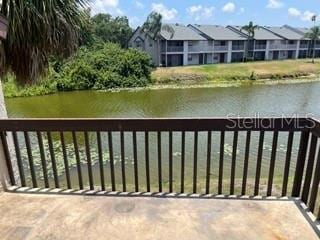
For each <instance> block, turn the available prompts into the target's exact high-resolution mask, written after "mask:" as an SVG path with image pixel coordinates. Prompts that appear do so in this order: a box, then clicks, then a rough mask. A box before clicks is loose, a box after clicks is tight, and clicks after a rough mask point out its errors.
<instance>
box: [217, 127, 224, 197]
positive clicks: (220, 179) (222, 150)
mask: <svg viewBox="0 0 320 240" xmlns="http://www.w3.org/2000/svg"><path fill="white" fill-rule="evenodd" d="M224 138H225V132H224V131H222V132H221V136H220V159H219V182H218V194H222V184H223V159H224Z"/></svg>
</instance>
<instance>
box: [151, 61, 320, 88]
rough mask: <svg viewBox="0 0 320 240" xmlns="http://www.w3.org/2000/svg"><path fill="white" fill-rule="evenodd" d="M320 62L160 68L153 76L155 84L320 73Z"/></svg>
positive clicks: (280, 77)
mask: <svg viewBox="0 0 320 240" xmlns="http://www.w3.org/2000/svg"><path fill="white" fill-rule="evenodd" d="M319 74H320V62H319V61H317V62H316V63H315V64H312V63H311V60H306V59H303V60H285V61H270V62H250V63H233V64H214V65H202V66H186V67H174V68H158V69H157V70H156V71H154V72H153V74H152V77H153V79H154V81H155V83H156V84H170V83H175V84H195V83H207V82H225V81H239V80H267V79H271V80H281V79H297V78H311V77H317V76H318V75H319Z"/></svg>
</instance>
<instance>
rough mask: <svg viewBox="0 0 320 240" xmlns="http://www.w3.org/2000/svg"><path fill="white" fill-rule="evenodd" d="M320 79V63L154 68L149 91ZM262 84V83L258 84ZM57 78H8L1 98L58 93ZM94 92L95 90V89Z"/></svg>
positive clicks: (267, 63)
mask: <svg viewBox="0 0 320 240" xmlns="http://www.w3.org/2000/svg"><path fill="white" fill-rule="evenodd" d="M319 75H320V61H319V60H318V61H316V63H315V64H312V63H311V60H309V59H307V60H306V59H303V60H285V61H270V62H250V63H233V64H212V65H202V66H186V67H174V68H158V69H156V70H154V71H153V72H152V75H151V77H152V80H153V81H152V83H151V84H149V86H148V87H149V88H152V89H157V88H174V87H176V86H178V87H193V86H210V87H212V86H224V85H227V86H229V84H230V85H239V84H244V83H248V82H252V81H255V82H256V83H260V84H265V83H277V80H282V81H284V80H285V81H290V82H292V83H296V82H297V81H298V82H301V81H310V79H315V78H318V77H319ZM259 80H263V81H259ZM61 81H62V80H61V79H59V77H55V78H50V79H44V80H43V81H41V82H40V83H39V84H37V85H33V86H27V87H21V86H17V85H16V83H15V81H14V78H13V77H12V76H8V77H7V78H6V79H5V81H4V86H3V87H4V93H5V97H7V98H9V97H24V96H37V95H46V94H51V93H55V92H58V91H63V90H61V89H60V88H59V87H58V86H59V82H61ZM97 90H98V89H97Z"/></svg>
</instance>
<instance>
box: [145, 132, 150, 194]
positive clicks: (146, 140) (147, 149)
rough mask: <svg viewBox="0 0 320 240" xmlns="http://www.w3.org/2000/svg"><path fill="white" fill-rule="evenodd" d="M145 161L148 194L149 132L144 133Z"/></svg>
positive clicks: (148, 190)
mask: <svg viewBox="0 0 320 240" xmlns="http://www.w3.org/2000/svg"><path fill="white" fill-rule="evenodd" d="M145 161H146V166H145V167H146V182H147V192H150V166H149V132H148V131H146V132H145Z"/></svg>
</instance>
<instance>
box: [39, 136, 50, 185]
mask: <svg viewBox="0 0 320 240" xmlns="http://www.w3.org/2000/svg"><path fill="white" fill-rule="evenodd" d="M37 138H38V144H39V149H40V157H41V165H42V171H43V180H44V186H45V187H46V188H49V180H48V169H47V160H46V156H45V154H44V147H43V140H42V134H41V132H39V131H38V132H37Z"/></svg>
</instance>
